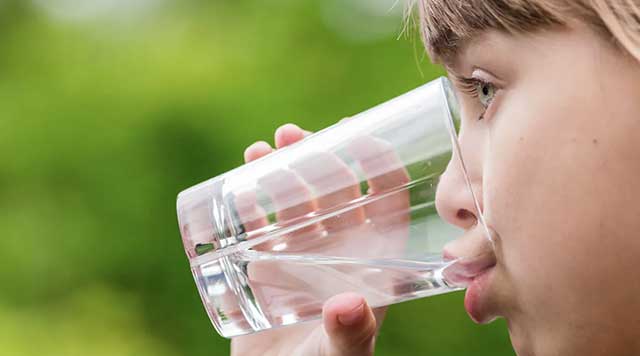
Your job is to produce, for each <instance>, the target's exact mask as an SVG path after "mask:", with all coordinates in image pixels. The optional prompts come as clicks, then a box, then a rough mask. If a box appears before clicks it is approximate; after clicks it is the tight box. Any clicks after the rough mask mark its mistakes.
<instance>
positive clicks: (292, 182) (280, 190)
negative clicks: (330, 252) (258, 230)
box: [258, 169, 321, 252]
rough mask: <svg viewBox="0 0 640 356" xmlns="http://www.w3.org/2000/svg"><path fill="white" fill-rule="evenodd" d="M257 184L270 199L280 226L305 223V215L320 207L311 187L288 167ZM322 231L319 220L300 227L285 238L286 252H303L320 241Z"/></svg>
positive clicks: (262, 178) (274, 172)
mask: <svg viewBox="0 0 640 356" xmlns="http://www.w3.org/2000/svg"><path fill="white" fill-rule="evenodd" d="M258 185H259V186H260V187H261V188H262V189H263V190H264V192H266V194H267V195H268V196H269V197H270V198H271V201H272V203H273V207H274V210H275V212H276V218H277V220H278V224H280V225H281V227H287V226H292V225H295V224H299V223H302V222H303V221H302V220H304V218H303V217H304V216H305V215H307V214H309V213H312V212H314V211H316V210H318V207H317V204H316V201H315V199H314V198H313V195H312V194H311V191H310V190H309V187H307V185H306V184H305V182H304V181H303V180H302V179H301V178H300V177H299V176H298V175H297V174H295V173H294V172H292V171H290V170H287V169H276V170H274V171H273V172H271V173H269V174H267V175H265V176H263V177H261V178H259V179H258ZM320 231H321V229H320V225H319V224H317V223H313V224H310V225H308V226H305V227H302V228H299V229H297V230H296V231H295V234H293V235H292V234H287V235H285V236H284V237H283V239H284V240H286V243H287V245H286V246H287V249H286V250H287V251H288V252H292V251H300V250H302V249H304V248H305V247H308V244H309V243H313V240H317V235H318V233H319V232H320Z"/></svg>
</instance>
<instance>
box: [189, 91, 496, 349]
mask: <svg viewBox="0 0 640 356" xmlns="http://www.w3.org/2000/svg"><path fill="white" fill-rule="evenodd" d="M459 126H460V125H459V115H458V113H457V103H456V100H455V96H454V94H453V92H452V90H451V88H450V85H449V82H448V80H447V79H446V78H440V79H437V80H435V81H433V82H431V83H428V84H425V85H423V86H421V87H419V88H417V89H414V90H412V91H410V92H408V93H406V94H404V95H402V96H400V97H398V98H396V99H393V100H391V101H388V102H386V103H384V104H381V105H379V106H377V107H375V108H373V109H370V110H368V111H365V112H363V113H361V114H358V115H355V116H353V117H351V118H348V119H345V120H342V121H340V123H338V124H336V125H333V126H331V127H329V128H327V129H324V130H322V131H320V132H318V133H315V134H313V135H310V136H308V137H306V138H304V139H303V140H302V141H300V142H298V143H296V144H294V145H291V146H289V147H286V148H284V149H281V150H278V151H277V152H275V153H273V154H270V155H268V156H266V157H263V158H261V159H258V160H256V161H254V162H251V163H249V164H246V165H244V166H242V167H239V168H237V169H234V170H232V171H230V172H228V173H226V174H223V175H221V176H219V177H216V178H213V179H210V180H208V181H206V182H204V183H201V184H199V185H197V186H195V187H192V188H190V189H187V190H185V191H183V192H182V193H180V194H179V196H178V204H177V208H178V220H179V225H180V232H181V234H182V238H183V242H184V246H185V249H186V252H187V256H188V258H189V261H190V264H191V269H192V272H193V275H194V278H195V281H196V285H197V286H198V290H199V292H200V296H201V297H202V301H203V303H204V305H205V308H206V310H207V312H208V314H209V317H210V318H211V321H212V322H213V325H214V326H215V328H216V330H217V331H218V332H219V333H220V335H222V336H224V337H234V336H238V335H243V334H247V333H252V332H257V331H262V330H267V329H271V328H276V327H281V326H284V325H290V324H295V323H299V322H304V321H308V320H313V319H317V318H319V317H320V316H321V312H322V305H323V303H324V301H326V300H327V299H328V298H330V297H331V296H333V295H335V294H338V293H341V292H346V291H354V292H357V293H360V294H362V295H364V296H365V298H366V299H367V301H368V303H369V304H370V305H371V306H373V307H379V306H385V305H389V304H393V303H398V302H401V301H405V300H410V299H415V298H420V297H425V296H431V295H435V294H441V293H446V292H450V291H454V290H458V289H461V288H463V287H464V278H462V279H460V278H457V279H456V278H453V277H450V276H454V275H456V273H447V271H449V270H451V269H452V268H454V267H455V266H456V264H457V263H458V262H459V261H458V260H448V259H447V258H445V256H443V247H444V246H445V244H447V243H448V242H450V241H452V240H454V239H456V238H457V237H459V236H461V235H462V233H463V232H462V230H460V229H458V228H456V227H454V226H452V225H450V224H448V223H446V222H445V221H444V220H443V219H442V218H441V217H440V216H439V215H438V212H437V211H436V208H435V197H436V189H437V187H438V182H439V179H440V177H441V175H442V174H443V172H444V171H445V169H446V168H447V165H449V164H450V163H451V164H459V165H460V168H461V169H462V171H463V172H464V164H463V162H462V160H461V156H460V152H459V150H458V148H457V147H458V146H457V139H456V132H457V128H458V127H459ZM456 161H458V162H456ZM465 174H466V173H465ZM465 178H466V177H465ZM466 188H467V189H468V191H467V192H466V193H467V194H469V199H473V201H474V202H475V203H476V205H475V206H476V208H477V207H478V204H477V201H476V200H475V197H474V196H473V192H472V191H471V186H470V184H468V178H467V185H466ZM478 210H479V209H478ZM482 221H483V220H482V219H480V222H482ZM485 229H486V227H485Z"/></svg>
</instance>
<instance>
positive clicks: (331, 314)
mask: <svg viewBox="0 0 640 356" xmlns="http://www.w3.org/2000/svg"><path fill="white" fill-rule="evenodd" d="M322 320H323V326H324V331H325V333H326V335H327V337H326V338H325V339H324V342H323V344H322V348H323V351H324V354H326V355H331V356H341V355H350V356H359V355H372V354H373V346H374V342H375V337H376V332H377V330H378V326H377V323H376V318H375V316H374V313H373V311H372V310H371V308H370V307H369V306H368V304H367V302H366V301H365V299H364V298H363V297H362V296H360V295H358V294H355V293H343V294H339V295H336V296H334V297H332V298H331V299H329V300H328V301H327V302H326V303H325V304H324V307H323V310H322Z"/></svg>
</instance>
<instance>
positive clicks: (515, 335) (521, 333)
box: [507, 319, 538, 356]
mask: <svg viewBox="0 0 640 356" xmlns="http://www.w3.org/2000/svg"><path fill="white" fill-rule="evenodd" d="M507 325H508V326H509V338H510V339H511V346H512V347H513V350H514V351H515V352H516V355H518V356H536V355H538V354H537V353H535V352H534V347H533V342H532V340H531V337H530V335H528V333H527V332H526V331H525V330H523V329H521V328H518V327H517V326H515V325H514V324H513V323H512V322H511V321H510V320H509V319H507Z"/></svg>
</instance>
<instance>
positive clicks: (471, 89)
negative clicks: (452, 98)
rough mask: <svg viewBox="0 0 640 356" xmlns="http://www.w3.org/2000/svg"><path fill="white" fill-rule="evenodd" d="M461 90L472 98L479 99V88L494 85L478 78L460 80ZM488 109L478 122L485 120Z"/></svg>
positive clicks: (483, 112)
mask: <svg viewBox="0 0 640 356" xmlns="http://www.w3.org/2000/svg"><path fill="white" fill-rule="evenodd" d="M459 82H460V89H461V90H462V91H463V92H465V93H467V94H468V95H470V96H471V97H472V98H476V99H478V86H480V85H492V86H493V85H494V84H493V83H491V82H487V81H484V80H481V79H478V78H459ZM487 108H488V106H487ZM487 108H485V109H484V110H483V111H482V114H480V116H479V117H478V119H477V120H478V121H480V120H482V119H484V114H485V113H486V112H487Z"/></svg>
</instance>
